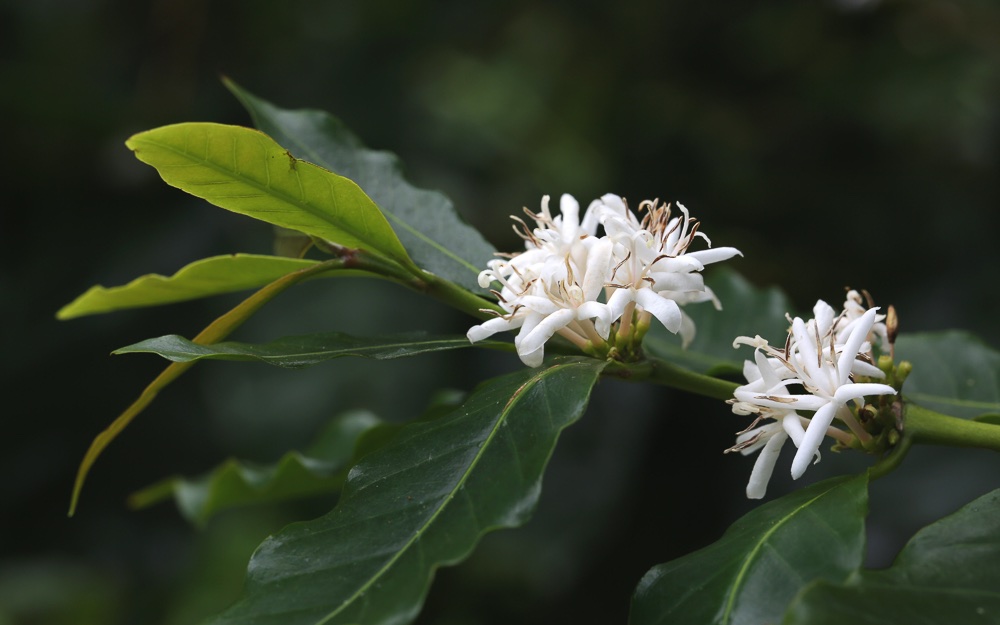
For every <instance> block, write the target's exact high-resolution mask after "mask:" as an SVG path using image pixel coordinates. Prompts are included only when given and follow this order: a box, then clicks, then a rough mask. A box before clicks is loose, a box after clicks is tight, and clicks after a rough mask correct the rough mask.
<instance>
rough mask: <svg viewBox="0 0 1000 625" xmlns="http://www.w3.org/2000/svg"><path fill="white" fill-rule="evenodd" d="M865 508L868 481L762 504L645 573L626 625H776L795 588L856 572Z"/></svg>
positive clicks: (832, 483)
mask: <svg viewBox="0 0 1000 625" xmlns="http://www.w3.org/2000/svg"><path fill="white" fill-rule="evenodd" d="M867 508H868V480H867V476H866V475H860V476H854V477H840V478H835V479H831V480H827V481H824V482H820V483H819V484H814V485H812V486H810V487H808V488H804V489H802V490H799V491H796V492H794V493H792V494H790V495H786V496H785V497H782V498H781V499H777V500H774V501H771V502H768V503H766V504H764V505H762V506H760V507H759V508H756V509H754V510H753V511H752V512H750V513H749V514H747V515H746V516H744V517H743V518H742V519H740V520H739V521H737V522H736V523H735V524H733V526H732V527H730V528H729V529H728V530H727V531H726V533H725V534H724V535H723V536H722V538H720V539H719V540H718V541H716V542H715V543H713V544H711V545H709V546H708V547H705V548H704V549H701V550H699V551H696V552H694V553H691V554H688V555H686V556H683V557H681V558H678V559H676V560H673V561H671V562H667V563H665V564H660V565H658V566H656V567H653V568H652V569H651V570H650V571H649V572H648V573H646V575H645V576H644V577H643V578H642V580H641V581H640V582H639V585H638V587H637V588H636V591H635V596H634V597H633V598H632V611H631V616H630V620H629V623H630V624H631V625H652V624H656V623H664V624H666V623H704V624H706V625H707V624H713V625H729V624H733V625H735V624H747V625H749V624H757V623H776V622H778V619H780V618H781V615H782V614H783V613H784V611H785V608H786V606H787V605H788V602H789V601H791V599H792V598H793V597H794V596H795V594H796V593H797V592H798V590H799V589H800V588H802V587H803V586H805V585H806V584H808V583H809V582H811V581H812V580H815V579H831V580H837V581H841V580H844V579H846V578H847V576H848V575H850V574H851V572H853V571H854V570H855V569H857V568H858V567H859V566H861V563H862V560H863V558H864V545H865V533H864V517H865V513H866V512H867Z"/></svg>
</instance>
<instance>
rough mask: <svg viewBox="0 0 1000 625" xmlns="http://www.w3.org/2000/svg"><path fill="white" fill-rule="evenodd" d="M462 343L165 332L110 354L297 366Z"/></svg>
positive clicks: (424, 338)
mask: <svg viewBox="0 0 1000 625" xmlns="http://www.w3.org/2000/svg"><path fill="white" fill-rule="evenodd" d="M466 347H473V345H472V343H470V342H469V339H467V338H465V337H464V336H429V335H427V334H426V333H424V332H412V333H409V334H397V335H390V336H373V337H363V338H362V337H356V336H351V335H349V334H342V333H340V332H323V333H321V334H307V335H304V336H289V337H285V338H281V339H278V340H276V341H271V342H270V343H263V344H260V345H253V344H249V343H238V342H235V341H234V342H226V343H214V344H212V345H200V344H198V343H193V342H191V341H189V340H188V339H186V338H184V337H182V336H177V335H176V334H169V335H167V336H161V337H158V338H154V339H146V340H145V341H140V342H138V343H136V344H134V345H129V346H127V347H122V348H120V349H116V350H115V351H114V352H113V353H115V354H132V353H138V352H144V353H153V354H158V355H160V356H163V357H164V358H166V359H168V360H172V361H174V362H194V361H197V360H206V359H208V360H244V361H247V360H249V361H258V362H266V363H267V364H270V365H277V366H279V367H289V368H297V367H306V366H309V365H315V364H318V363H321V362H325V361H327V360H330V359H332V358H343V357H344V356H363V357H365V358H374V359H376V360H390V359H393V358H403V357H405V356H416V355H419V354H426V353H429V352H440V351H446V350H450V349H463V348H466ZM475 347H490V348H494V349H504V350H509V349H513V345H512V344H511V343H502V342H499V341H481V342H479V343H476V345H475Z"/></svg>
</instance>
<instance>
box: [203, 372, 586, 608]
mask: <svg viewBox="0 0 1000 625" xmlns="http://www.w3.org/2000/svg"><path fill="white" fill-rule="evenodd" d="M603 367H604V363H603V362H601V361H598V360H595V359H583V358H578V359H554V360H552V361H549V362H548V363H546V364H545V365H543V366H542V367H540V368H538V369H525V370H522V371H518V372H516V373H513V374H510V375H507V376H503V377H501V378H497V379H494V380H492V381H489V382H486V383H484V384H482V385H481V386H480V387H479V388H477V389H476V391H475V392H474V393H473V394H472V395H471V396H470V397H469V399H468V400H467V401H466V402H465V403H464V404H463V405H462V406H461V407H459V408H458V409H456V410H455V411H453V412H452V413H450V414H448V415H445V416H443V417H440V418H438V419H435V420H434V421H431V422H426V423H414V424H411V425H408V426H406V427H405V428H404V429H403V430H401V431H400V433H399V435H398V436H396V438H394V439H393V440H392V441H390V442H389V443H388V444H387V445H385V446H384V447H382V448H381V449H379V450H377V451H375V452H373V453H372V454H370V455H368V456H366V457H365V458H364V460H362V461H361V462H360V463H359V464H357V465H356V466H355V467H354V468H353V469H352V470H351V473H350V476H349V478H348V483H347V485H346V486H345V489H344V494H343V496H342V499H341V502H340V504H339V505H338V506H337V507H336V508H335V509H334V510H333V511H332V512H331V513H330V514H328V515H326V516H325V517H322V518H320V519H317V520H315V521H309V522H306V523H297V524H294V525H291V526H289V527H287V528H285V529H284V530H282V531H281V532H279V533H278V534H276V535H275V536H273V537H272V538H270V539H268V540H267V541H265V542H264V543H263V544H262V545H261V546H260V547H259V548H258V549H257V551H256V553H255V554H254V556H253V558H252V560H251V561H250V565H249V570H248V575H247V582H246V587H245V591H244V596H243V598H242V599H241V600H240V601H239V602H238V603H237V604H236V605H235V606H233V607H232V608H231V609H230V610H228V611H227V612H225V613H223V614H222V615H220V616H219V617H218V618H217V619H215V620H214V621H212V622H213V623H254V624H256V625H265V624H270V623H274V624H281V625H298V624H305V623H325V624H329V625H333V624H336V623H366V624H374V623H406V622H409V621H411V620H412V619H413V618H415V617H416V615H417V612H418V611H419V609H420V605H421V604H422V602H423V598H424V596H425V594H426V593H427V588H428V585H429V584H430V580H431V577H432V576H433V573H434V570H435V569H437V568H438V567H440V566H444V565H449V564H454V563H457V562H459V561H460V560H462V559H464V558H465V557H466V556H467V555H468V554H469V553H470V551H471V550H472V549H473V547H474V546H475V544H476V543H477V542H478V540H479V539H480V537H481V536H482V535H483V534H484V533H486V532H488V531H490V530H493V529H497V528H501V527H514V526H517V525H520V524H522V523H524V522H525V520H527V518H528V517H529V516H530V514H531V512H532V510H533V509H534V506H535V503H536V501H537V499H538V495H539V492H540V489H541V476H542V472H543V470H544V468H545V465H546V464H547V462H548V459H549V456H550V455H551V454H552V450H553V448H554V446H555V443H556V439H557V438H558V436H559V433H560V432H561V431H562V429H563V428H565V427H566V426H567V425H569V424H570V423H572V422H573V421H575V420H576V419H578V418H579V417H580V415H581V414H582V413H583V410H584V408H585V406H586V404H587V399H588V396H589V394H590V390H591V388H592V387H593V385H594V384H595V382H596V381H597V377H598V375H599V374H600V371H601V369H602V368H603Z"/></svg>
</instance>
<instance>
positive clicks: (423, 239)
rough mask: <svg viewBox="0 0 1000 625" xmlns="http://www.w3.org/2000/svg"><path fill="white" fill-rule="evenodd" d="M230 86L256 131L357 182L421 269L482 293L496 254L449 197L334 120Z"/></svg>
mask: <svg viewBox="0 0 1000 625" xmlns="http://www.w3.org/2000/svg"><path fill="white" fill-rule="evenodd" d="M225 83H226V86H227V87H228V88H229V90H230V91H232V92H233V94H234V95H235V96H236V97H237V98H238V99H239V100H240V102H242V103H243V106H245V107H246V109H247V111H249V113H250V116H251V117H252V118H253V121H254V125H256V126H257V128H259V129H260V130H261V131H263V132H266V133H267V134H268V135H270V136H272V137H274V139H275V140H276V141H277V142H278V143H280V144H282V145H284V146H288V148H289V149H291V150H292V151H293V152H295V153H296V154H299V155H301V156H302V157H303V158H306V159H308V160H309V161H311V162H313V163H316V164H317V165H320V166H322V167H325V168H327V169H329V170H330V171H335V172H337V173H338V174H341V175H343V176H347V177H348V178H350V179H351V180H354V181H355V182H357V183H358V185H360V186H361V188H362V189H364V190H365V192H366V193H368V195H370V196H371V198H372V199H373V200H374V201H375V203H376V204H378V205H379V207H381V208H382V210H383V211H384V212H385V216H386V218H387V219H388V220H389V222H390V223H391V224H392V226H393V228H395V230H396V233H397V234H398V235H399V238H400V240H402V242H403V245H404V246H405V247H406V249H407V250H408V251H409V253H410V255H411V256H412V258H413V260H414V261H415V262H416V263H417V265H419V266H420V267H423V268H424V269H427V270H428V271H430V272H431V273H433V274H435V275H437V276H440V277H442V278H445V279H447V280H450V281H452V282H455V283H456V284H459V285H461V286H463V287H465V288H466V289H468V290H470V291H474V292H476V293H482V292H483V291H482V289H480V287H479V284H478V282H477V281H476V277H477V276H478V274H479V272H480V271H481V270H482V269H484V268H485V267H486V261H488V260H490V259H491V258H493V255H494V253H495V252H496V250H495V249H494V248H493V246H491V245H490V244H489V243H487V242H486V239H484V238H483V236H482V235H481V234H480V233H479V231H477V230H476V229H475V228H473V227H472V226H469V225H468V224H467V223H465V222H464V221H463V220H462V219H461V217H459V215H458V213H456V212H455V208H454V206H453V205H452V203H451V200H449V199H448V198H447V197H446V196H445V195H444V194H442V193H439V192H437V191H427V190H424V189H418V188H416V187H414V186H413V185H411V184H410V183H408V182H407V181H406V180H405V179H404V178H403V175H402V171H401V166H400V164H399V160H398V159H397V158H396V156H395V155H393V154H390V153H388V152H378V151H374V150H369V149H366V148H365V147H364V145H363V144H362V143H361V141H360V140H359V139H358V138H357V137H356V136H354V135H353V134H352V133H351V132H350V131H349V130H348V129H347V128H346V127H345V126H344V124H343V123H342V122H341V121H340V120H338V119H337V118H335V117H333V116H332V115H329V114H327V113H324V112H321V111H315V110H297V111H296V110H287V109H281V108H278V107H277V106H275V105H273V104H271V103H270V102H267V101H265V100H262V99H260V98H258V97H256V96H254V95H252V94H251V93H249V92H248V91H246V90H245V89H243V88H242V87H240V86H239V85H237V84H236V83H234V82H232V81H230V80H225Z"/></svg>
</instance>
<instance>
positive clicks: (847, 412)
mask: <svg viewBox="0 0 1000 625" xmlns="http://www.w3.org/2000/svg"><path fill="white" fill-rule="evenodd" d="M813 314H814V315H815V317H814V318H813V319H809V320H808V321H803V320H802V319H801V318H799V317H796V318H794V319H791V320H790V321H791V328H790V330H789V334H788V338H787V340H786V341H785V345H784V347H783V348H781V349H777V348H775V347H773V346H771V345H769V344H768V342H767V341H766V340H764V339H762V338H761V337H760V336H756V337H753V338H750V337H746V336H742V337H739V338H737V339H736V341H735V342H734V343H733V347H738V346H739V345H751V346H753V347H755V348H756V350H755V351H754V360H753V362H751V361H746V362H745V364H744V366H743V375H744V376H745V377H746V379H747V383H746V384H744V385H743V386H740V387H739V388H737V389H736V391H735V392H734V399H731V400H730V403H731V404H732V406H733V412H735V413H737V414H741V415H749V414H753V415H756V416H757V418H756V419H755V420H754V422H753V423H752V424H751V426H750V427H749V428H747V429H746V430H744V431H743V432H740V433H739V434H738V435H737V439H736V445H735V446H733V447H732V448H730V449H729V450H727V451H739V452H742V453H743V454H749V453H752V452H754V451H758V450H759V451H760V455H759V456H758V457H757V462H756V463H755V464H754V468H753V471H752V472H751V474H750V481H749V483H748V484H747V497H750V498H751V499H759V498H761V497H763V496H764V493H765V491H766V489H767V483H768V480H770V478H771V473H772V472H773V470H774V464H775V461H776V460H777V458H778V454H779V452H780V451H781V447H782V445H783V444H784V443H785V441H787V440H788V439H789V438H791V439H792V443H794V444H795V446H796V447H797V448H798V450H797V451H796V453H795V458H794V459H793V460H792V478H793V479H798V478H799V477H801V476H802V474H803V473H804V472H805V470H806V468H807V467H808V466H809V464H810V462H811V461H812V460H813V458H815V459H816V461H817V462H818V461H819V455H820V454H819V447H820V445H821V444H822V442H823V437H824V436H831V437H833V438H835V439H837V440H839V441H840V442H842V443H845V444H847V443H850V442H851V441H852V439H853V437H856V438H857V439H858V440H859V441H861V442H862V443H864V442H866V441H868V440H870V439H871V435H870V434H869V433H868V432H867V431H866V430H865V429H864V427H862V424H861V422H860V421H859V419H858V416H857V410H858V409H859V408H861V407H863V405H864V397H865V396H869V395H891V394H895V393H896V391H895V389H893V388H892V387H891V386H889V385H887V384H879V383H873V382H863V381H860V382H859V381H857V380H856V379H861V378H869V379H883V378H884V377H885V374H883V372H882V371H881V370H880V369H879V368H878V367H876V366H875V365H874V364H873V361H872V343H873V342H881V343H882V344H883V345H884V344H885V342H887V332H886V326H885V323H883V320H884V316H883V315H879V314H878V309H877V308H874V307H871V308H867V309H866V308H865V307H864V305H863V304H862V298H861V296H860V295H859V294H858V293H857V292H856V291H850V292H849V293H848V294H847V301H846V302H845V304H844V309H843V311H842V312H841V313H840V314H835V311H834V309H833V308H832V307H830V305H828V304H827V303H826V302H824V301H822V300H820V301H818V302H816V305H815V306H814V307H813ZM800 389H801V392H799V391H800ZM852 405H853V406H854V408H853V410H852ZM800 412H812V413H813V414H812V416H811V417H805V416H803V415H801V414H800ZM834 419H838V420H840V421H841V422H842V423H843V424H845V425H846V426H847V427H848V429H849V430H850V434H849V433H848V432H847V431H845V430H842V429H839V428H836V427H833V425H832V424H833V421H834ZM765 420H769V421H767V422H766V423H764V424H763V425H760V423H761V421H765ZM852 434H853V437H852V436H851V435H852Z"/></svg>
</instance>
